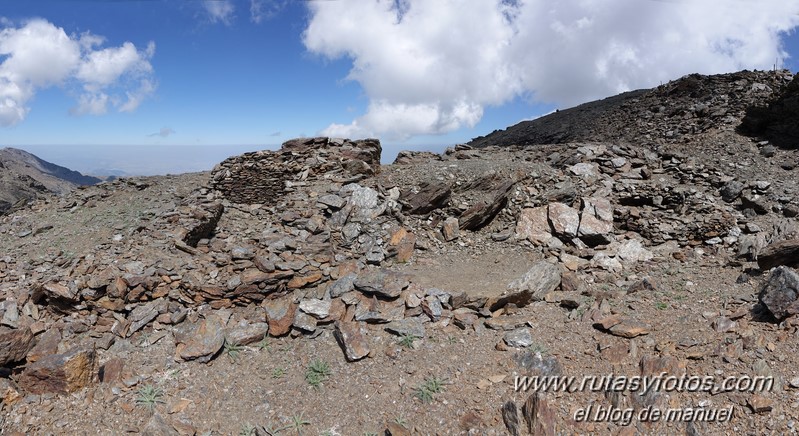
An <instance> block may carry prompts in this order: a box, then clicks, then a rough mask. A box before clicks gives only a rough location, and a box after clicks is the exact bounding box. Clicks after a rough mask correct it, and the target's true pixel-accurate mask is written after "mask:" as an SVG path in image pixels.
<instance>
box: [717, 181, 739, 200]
mask: <svg viewBox="0 0 799 436" xmlns="http://www.w3.org/2000/svg"><path fill="white" fill-rule="evenodd" d="M743 190H744V184H743V183H741V182H739V181H737V180H731V181H729V182H727V183H725V184H724V186H722V187H721V190H720V191H719V193H720V194H721V199H722V200H724V201H726V202H727V203H732V202H733V201H735V199H737V198H738V196H740V195H741V192H742V191H743Z"/></svg>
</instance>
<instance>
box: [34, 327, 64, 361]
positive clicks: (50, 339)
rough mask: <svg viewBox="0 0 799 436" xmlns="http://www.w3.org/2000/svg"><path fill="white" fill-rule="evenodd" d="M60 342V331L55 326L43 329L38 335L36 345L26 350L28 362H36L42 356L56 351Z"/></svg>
mask: <svg viewBox="0 0 799 436" xmlns="http://www.w3.org/2000/svg"><path fill="white" fill-rule="evenodd" d="M59 343H61V331H60V330H58V329H57V328H51V329H48V330H45V331H44V333H42V334H41V335H39V338H38V340H37V342H36V345H34V346H33V348H31V350H30V351H29V352H28V356H27V361H28V363H31V362H36V361H37V360H39V359H41V358H42V357H45V356H49V355H51V354H57V353H58V344H59Z"/></svg>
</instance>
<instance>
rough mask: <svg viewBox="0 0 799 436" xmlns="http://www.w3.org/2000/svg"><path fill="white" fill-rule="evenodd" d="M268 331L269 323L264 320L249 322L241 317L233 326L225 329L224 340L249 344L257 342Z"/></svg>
mask: <svg viewBox="0 0 799 436" xmlns="http://www.w3.org/2000/svg"><path fill="white" fill-rule="evenodd" d="M268 332H269V324H267V323H265V322H253V323H251V322H249V321H247V320H246V319H243V320H241V321H239V322H238V324H236V325H234V326H233V327H228V328H227V329H225V340H226V341H229V342H230V343H232V344H239V345H249V344H252V343H255V342H259V341H261V340H263V339H264V338H265V337H266V334H267V333H268Z"/></svg>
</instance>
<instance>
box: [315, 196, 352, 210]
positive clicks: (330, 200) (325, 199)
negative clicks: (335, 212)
mask: <svg viewBox="0 0 799 436" xmlns="http://www.w3.org/2000/svg"><path fill="white" fill-rule="evenodd" d="M316 201H318V202H319V203H322V204H324V205H325V206H330V207H332V208H333V209H341V208H342V207H344V205H345V204H347V200H345V199H343V198H341V197H339V196H338V195H336V194H328V195H323V196H321V197H319V198H318V199H317V200H316Z"/></svg>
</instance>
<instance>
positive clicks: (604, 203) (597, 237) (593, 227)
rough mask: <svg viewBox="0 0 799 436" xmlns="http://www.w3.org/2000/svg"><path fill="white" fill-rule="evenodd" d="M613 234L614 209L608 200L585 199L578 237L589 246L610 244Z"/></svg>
mask: <svg viewBox="0 0 799 436" xmlns="http://www.w3.org/2000/svg"><path fill="white" fill-rule="evenodd" d="M612 232H613V207H612V206H611V204H610V201H608V200H607V199H606V198H583V211H582V213H581V215H580V227H579V228H578V230H577V235H578V236H579V237H580V239H581V240H583V241H584V242H585V243H586V244H588V245H589V246H592V247H593V246H597V245H601V244H607V243H609V242H610V239H609V238H608V235H609V234H610V233H612Z"/></svg>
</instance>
